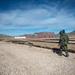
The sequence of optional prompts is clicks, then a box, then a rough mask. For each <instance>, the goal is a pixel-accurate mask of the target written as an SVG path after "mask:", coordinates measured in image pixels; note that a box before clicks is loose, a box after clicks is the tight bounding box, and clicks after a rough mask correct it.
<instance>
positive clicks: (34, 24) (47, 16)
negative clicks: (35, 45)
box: [0, 8, 75, 29]
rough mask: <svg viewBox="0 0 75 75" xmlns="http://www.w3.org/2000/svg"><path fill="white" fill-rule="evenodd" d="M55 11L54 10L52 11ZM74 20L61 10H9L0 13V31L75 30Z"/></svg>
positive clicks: (70, 15)
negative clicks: (34, 29)
mask: <svg viewBox="0 0 75 75" xmlns="http://www.w3.org/2000/svg"><path fill="white" fill-rule="evenodd" d="M54 9H55V10H54ZM74 20H75V18H74V17H73V16H72V14H69V13H68V12H67V11H65V10H64V9H62V10H61V11H57V10H56V8H53V10H52V9H51V10H47V9H43V8H36V9H30V10H10V11H8V12H3V13H0V29H2V28H3V29H32V28H45V27H46V28H48V29H49V28H51V29H58V28H60V29H63V28H64V29H65V28H70V27H71V28H75V21H74Z"/></svg>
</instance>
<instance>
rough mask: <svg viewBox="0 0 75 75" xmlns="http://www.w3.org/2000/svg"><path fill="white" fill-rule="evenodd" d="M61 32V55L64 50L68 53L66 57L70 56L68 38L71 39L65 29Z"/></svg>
mask: <svg viewBox="0 0 75 75" xmlns="http://www.w3.org/2000/svg"><path fill="white" fill-rule="evenodd" d="M59 34H60V38H59V45H60V51H61V53H60V55H62V50H64V51H65V53H66V57H68V56H69V54H68V47H67V44H68V40H69V38H68V35H67V34H66V33H65V31H64V30H62V31H60V33H59Z"/></svg>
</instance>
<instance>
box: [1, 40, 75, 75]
mask: <svg viewBox="0 0 75 75" xmlns="http://www.w3.org/2000/svg"><path fill="white" fill-rule="evenodd" d="M63 54H65V53H64V52H63ZM0 75H75V53H70V52H69V57H65V56H64V55H63V56H59V55H58V53H57V52H54V51H53V50H52V49H45V48H39V47H34V46H28V45H25V44H24V45H22V44H15V43H11V42H3V41H0Z"/></svg>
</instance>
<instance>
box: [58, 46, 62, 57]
mask: <svg viewBox="0 0 75 75" xmlns="http://www.w3.org/2000/svg"><path fill="white" fill-rule="evenodd" d="M59 55H60V56H62V46H60V54H59Z"/></svg>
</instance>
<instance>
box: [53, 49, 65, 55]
mask: <svg viewBox="0 0 75 75" xmlns="http://www.w3.org/2000/svg"><path fill="white" fill-rule="evenodd" d="M52 50H53V53H56V54H58V55H59V56H60V53H61V52H60V49H59V48H53V49H52ZM62 55H63V56H66V55H65V54H63V53H62Z"/></svg>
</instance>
